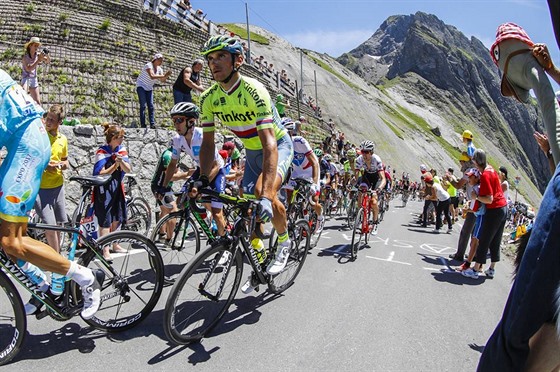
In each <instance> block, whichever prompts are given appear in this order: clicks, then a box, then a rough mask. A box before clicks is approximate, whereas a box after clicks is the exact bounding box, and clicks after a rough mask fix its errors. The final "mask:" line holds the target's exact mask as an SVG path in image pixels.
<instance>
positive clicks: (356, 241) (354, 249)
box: [350, 208, 364, 261]
mask: <svg viewBox="0 0 560 372" xmlns="http://www.w3.org/2000/svg"><path fill="white" fill-rule="evenodd" d="M363 219H364V209H363V208H360V209H359V210H358V213H357V214H356V219H355V220H354V226H353V229H352V243H351V244H350V258H351V259H352V261H354V260H355V259H356V258H358V248H359V246H360V242H361V240H362V236H363V235H364V234H363V232H362V221H363Z"/></svg>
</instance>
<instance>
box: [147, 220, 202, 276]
mask: <svg viewBox="0 0 560 372" xmlns="http://www.w3.org/2000/svg"><path fill="white" fill-rule="evenodd" d="M184 216H185V213H184V212H183V211H176V212H171V213H169V214H167V215H165V216H164V217H163V218H161V219H160V220H159V221H158V223H157V224H156V227H155V228H154V230H153V231H152V235H151V236H150V239H151V240H152V241H153V242H155V243H156V247H157V248H158V250H159V253H160V254H161V258H162V260H163V266H164V275H165V279H166V280H167V281H170V282H173V281H174V280H175V279H176V278H177V276H178V275H179V274H180V273H181V271H182V270H183V267H184V266H185V265H186V264H187V263H188V262H189V261H190V260H191V259H192V258H193V257H194V255H195V254H197V253H198V252H199V251H200V233H199V230H198V227H197V225H196V223H195V222H194V220H193V219H192V216H189V220H188V225H187V228H186V230H185V229H184V228H183V227H182V225H183V224H185V223H186V222H187V221H186V220H185V218H184ZM172 220H178V222H180V223H181V225H180V224H179V223H178V222H177V221H176V224H175V228H174V229H173V236H172V237H171V240H170V242H169V243H168V242H166V241H165V240H164V242H159V241H158V235H159V231H160V229H161V228H162V226H164V225H165V224H167V223H168V222H169V221H172ZM189 228H190V230H189Z"/></svg>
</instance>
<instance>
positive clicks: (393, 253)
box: [366, 252, 412, 266]
mask: <svg viewBox="0 0 560 372" xmlns="http://www.w3.org/2000/svg"><path fill="white" fill-rule="evenodd" d="M366 257H367V258H373V259H374V260H379V261H387V262H393V263H398V264H401V265H408V266H412V264H411V263H408V262H401V261H395V260H393V257H395V252H391V253H389V257H388V258H379V257H373V256H366Z"/></svg>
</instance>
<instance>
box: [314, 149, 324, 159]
mask: <svg viewBox="0 0 560 372" xmlns="http://www.w3.org/2000/svg"><path fill="white" fill-rule="evenodd" d="M313 153H314V154H315V156H316V157H318V158H320V157H321V156H323V150H321V149H315V150H313Z"/></svg>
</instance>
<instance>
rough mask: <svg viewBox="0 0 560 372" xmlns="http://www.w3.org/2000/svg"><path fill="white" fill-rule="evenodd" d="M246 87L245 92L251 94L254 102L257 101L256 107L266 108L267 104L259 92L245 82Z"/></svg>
mask: <svg viewBox="0 0 560 372" xmlns="http://www.w3.org/2000/svg"><path fill="white" fill-rule="evenodd" d="M244 85H245V90H246V91H247V93H249V94H250V95H251V97H252V98H253V100H254V101H255V105H256V106H257V107H263V106H266V103H265V101H264V99H262V98H261V97H260V96H259V93H258V92H257V90H256V89H255V88H254V87H252V86H251V85H249V84H247V82H244Z"/></svg>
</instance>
